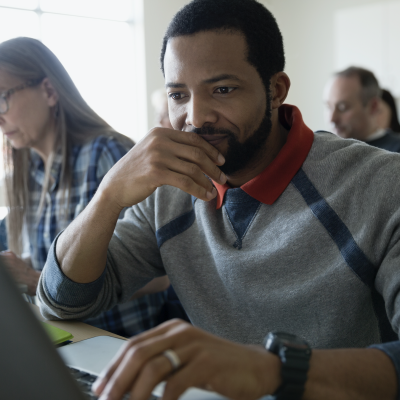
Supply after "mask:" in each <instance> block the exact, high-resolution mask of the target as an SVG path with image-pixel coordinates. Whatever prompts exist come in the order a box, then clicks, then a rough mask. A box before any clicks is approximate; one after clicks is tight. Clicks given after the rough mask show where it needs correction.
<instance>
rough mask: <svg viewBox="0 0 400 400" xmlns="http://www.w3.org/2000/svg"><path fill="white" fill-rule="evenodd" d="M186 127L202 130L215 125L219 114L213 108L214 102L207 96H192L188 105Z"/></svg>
mask: <svg viewBox="0 0 400 400" xmlns="http://www.w3.org/2000/svg"><path fill="white" fill-rule="evenodd" d="M187 107H188V109H187V114H186V121H185V122H186V125H187V126H192V127H194V128H201V127H202V126H204V125H205V124H215V123H216V122H217V120H218V113H217V111H216V110H215V109H214V107H213V100H212V99H210V98H208V97H207V96H202V95H192V96H191V98H190V101H189V102H188V104H187Z"/></svg>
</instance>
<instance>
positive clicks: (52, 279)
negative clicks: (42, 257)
mask: <svg viewBox="0 0 400 400" xmlns="http://www.w3.org/2000/svg"><path fill="white" fill-rule="evenodd" d="M153 197H154V196H151V197H150V198H149V199H147V200H145V201H144V202H143V203H140V204H139V205H136V206H133V207H131V208H129V209H127V210H126V212H125V216H124V218H123V219H120V220H119V221H118V222H117V225H116V228H115V231H114V234H113V236H112V239H111V242H110V245H109V248H108V252H107V263H106V268H105V270H104V272H103V274H102V276H101V277H100V278H98V279H97V280H96V281H94V282H91V283H86V284H80V283H76V282H73V281H71V280H70V279H69V278H68V277H67V276H65V275H64V274H63V272H62V270H61V268H60V266H59V263H58V260H57V258H56V251H55V249H56V246H57V239H56V240H55V241H54V243H53V245H52V248H51V250H50V252H49V255H48V259H47V262H46V266H45V268H44V270H43V273H42V275H41V278H40V281H39V285H38V297H39V299H40V302H41V306H40V308H41V312H42V314H43V316H44V317H46V318H48V319H57V318H60V319H85V318H89V317H93V316H96V315H98V314H100V313H101V312H103V311H105V310H109V309H111V308H112V307H113V306H115V305H116V304H118V303H121V302H125V301H127V300H129V299H130V298H131V297H132V295H133V294H134V293H135V292H136V291H137V290H138V289H140V288H141V287H143V286H144V285H146V283H148V282H149V281H151V280H152V279H153V278H155V277H159V276H163V275H165V270H164V267H163V263H162V259H161V255H160V252H159V249H158V246H157V240H156V236H155V233H154V229H153V226H154V225H153V222H152V221H149V217H151V216H152V215H154V212H153V209H152V207H153V205H152V203H153ZM153 218H154V217H153Z"/></svg>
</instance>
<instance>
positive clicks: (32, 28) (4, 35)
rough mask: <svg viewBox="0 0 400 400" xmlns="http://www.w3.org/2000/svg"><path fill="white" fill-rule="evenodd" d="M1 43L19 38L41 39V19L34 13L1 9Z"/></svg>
mask: <svg viewBox="0 0 400 400" xmlns="http://www.w3.org/2000/svg"><path fill="white" fill-rule="evenodd" d="M0 20H1V23H0V42H3V41H4V40H7V39H11V38H14V37H17V36H29V37H33V38H35V39H37V38H39V17H38V15H37V14H36V13H35V12H33V11H23V10H13V9H8V8H0Z"/></svg>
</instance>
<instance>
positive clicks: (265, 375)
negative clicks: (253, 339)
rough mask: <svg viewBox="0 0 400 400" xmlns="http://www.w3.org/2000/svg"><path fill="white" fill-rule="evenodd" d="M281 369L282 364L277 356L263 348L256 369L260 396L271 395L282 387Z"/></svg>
mask: <svg viewBox="0 0 400 400" xmlns="http://www.w3.org/2000/svg"><path fill="white" fill-rule="evenodd" d="M257 347H258V346H257ZM281 367H282V362H281V360H280V359H279V357H278V356H276V355H275V354H272V353H271V352H269V351H267V350H265V348H262V349H260V358H259V364H258V365H257V368H256V374H257V381H258V382H259V387H260V396H265V395H272V394H273V393H275V392H276V391H277V390H278V388H279V387H280V386H281V385H282V377H281Z"/></svg>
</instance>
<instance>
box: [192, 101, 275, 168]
mask: <svg viewBox="0 0 400 400" xmlns="http://www.w3.org/2000/svg"><path fill="white" fill-rule="evenodd" d="M271 118H272V112H271V107H270V99H269V96H268V97H267V109H266V111H265V114H264V118H263V120H262V121H261V123H260V125H259V126H258V128H257V129H255V130H254V132H253V133H252V135H251V136H250V137H248V138H247V139H246V140H245V141H244V142H243V143H240V142H239V141H238V139H237V137H236V135H235V134H234V133H233V132H232V131H230V130H229V129H222V128H214V127H212V126H204V127H202V128H194V129H192V132H195V133H197V134H199V135H217V134H220V135H227V136H228V150H227V153H226V155H225V164H224V165H222V166H220V167H219V169H220V170H221V171H222V172H223V173H224V174H225V175H233V174H234V173H236V172H238V171H241V170H243V169H245V168H246V167H247V166H248V165H249V164H250V163H251V162H252V161H253V160H254V159H255V158H256V157H257V155H259V154H260V153H261V152H263V151H264V144H265V142H266V141H267V139H268V137H269V135H270V133H271V129H272V120H271Z"/></svg>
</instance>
